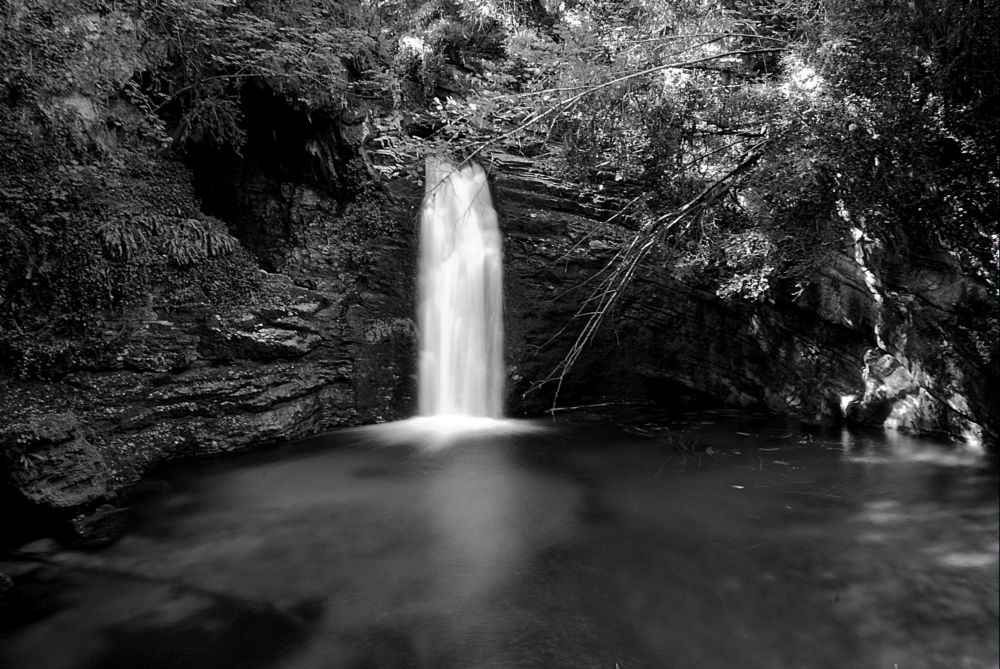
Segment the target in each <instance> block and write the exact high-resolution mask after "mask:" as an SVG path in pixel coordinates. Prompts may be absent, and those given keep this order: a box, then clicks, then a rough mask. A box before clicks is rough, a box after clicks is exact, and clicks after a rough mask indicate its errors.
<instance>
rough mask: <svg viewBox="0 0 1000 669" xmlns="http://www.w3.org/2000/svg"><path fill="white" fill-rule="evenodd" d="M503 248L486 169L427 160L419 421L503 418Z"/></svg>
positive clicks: (422, 226)
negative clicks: (463, 417)
mask: <svg viewBox="0 0 1000 669" xmlns="http://www.w3.org/2000/svg"><path fill="white" fill-rule="evenodd" d="M501 243H502V240H501V237H500V229H499V227H498V225H497V215H496V212H495V211H494V210H493V203H492V201H491V199H490V191H489V185H488V184H487V181H486V174H485V172H484V171H483V168H482V167H480V166H479V165H476V164H474V163H470V164H467V165H465V166H463V167H457V168H456V167H455V166H454V165H453V164H451V163H449V162H447V161H445V160H443V159H440V158H430V159H428V160H427V164H426V193H425V196H424V203H423V210H422V212H421V221H420V313H419V317H418V322H419V328H420V359H419V364H418V367H419V369H418V374H419V376H418V385H419V413H420V415H421V416H476V417H486V418H500V417H501V416H502V415H503V402H504V363H503V261H502V250H501Z"/></svg>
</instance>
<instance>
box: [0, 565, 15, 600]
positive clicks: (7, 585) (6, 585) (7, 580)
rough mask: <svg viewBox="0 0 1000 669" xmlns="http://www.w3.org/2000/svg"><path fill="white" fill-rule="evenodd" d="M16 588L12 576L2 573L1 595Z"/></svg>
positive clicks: (0, 573) (0, 577)
mask: <svg viewBox="0 0 1000 669" xmlns="http://www.w3.org/2000/svg"><path fill="white" fill-rule="evenodd" d="M12 587H14V581H13V580H12V579H11V577H10V576H8V575H7V574H5V573H3V572H2V571H0V595H2V594H3V593H4V592H6V591H7V590H10V589H11V588H12Z"/></svg>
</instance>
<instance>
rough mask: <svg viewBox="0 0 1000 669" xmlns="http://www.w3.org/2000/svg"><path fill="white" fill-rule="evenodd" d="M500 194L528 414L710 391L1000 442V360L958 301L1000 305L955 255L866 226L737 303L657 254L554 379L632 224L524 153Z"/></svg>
mask: <svg viewBox="0 0 1000 669" xmlns="http://www.w3.org/2000/svg"><path fill="white" fill-rule="evenodd" d="M497 191H498V194H497V197H496V200H497V201H498V202H499V203H500V207H501V209H502V214H503V216H502V222H503V225H504V226H505V233H506V237H507V249H506V253H507V258H506V262H507V266H508V276H507V284H508V285H507V294H508V318H507V323H508V348H509V351H508V356H509V358H510V362H511V369H512V379H511V390H512V393H511V398H510V401H511V407H512V409H513V410H514V411H522V412H532V411H539V410H543V409H544V408H546V407H550V406H551V405H552V403H553V400H554V399H555V403H556V404H559V405H563V406H569V405H573V404H582V403H605V402H610V403H620V402H625V401H641V402H649V401H652V402H655V403H658V404H661V405H662V404H668V405H669V404H671V403H674V404H676V403H678V402H683V401H687V400H703V401H716V402H721V403H724V404H726V405H730V406H742V407H746V408H752V409H763V410H767V411H773V412H777V413H780V414H790V415H797V416H801V417H803V418H806V419H807V420H811V421H847V422H854V423H858V424H863V425H870V426H875V427H886V428H891V429H901V430H907V431H911V432H915V433H931V434H942V435H947V436H950V437H952V438H954V439H955V440H957V441H959V442H964V443H966V444H970V445H973V446H986V447H987V448H995V444H996V440H997V432H998V423H1000V420H998V415H997V410H996V409H995V408H994V402H992V401H991V399H990V398H991V397H992V396H993V391H992V390H991V388H995V384H996V371H995V370H993V372H990V371H989V370H985V369H983V368H982V364H981V363H977V362H976V359H977V358H976V356H975V355H973V354H972V353H970V349H971V348H972V347H973V346H974V345H975V344H976V343H977V342H973V341H971V340H969V339H967V338H964V335H965V331H964V330H963V328H962V324H961V320H960V319H959V318H958V312H959V310H960V309H961V308H963V307H965V308H968V304H969V303H970V301H971V302H974V303H977V304H980V305H981V308H983V309H984V310H986V311H987V312H988V311H989V310H990V309H992V310H993V312H994V314H995V311H996V309H997V306H996V301H995V300H990V299H988V296H987V295H984V291H985V288H984V287H981V286H978V285H976V284H975V282H973V281H972V280H970V279H969V278H968V277H966V276H965V275H964V274H963V273H962V272H961V271H960V269H959V268H958V267H957V265H956V263H955V262H954V261H952V260H950V259H949V258H948V257H947V256H943V254H939V255H938V256H937V257H934V258H932V260H933V262H932V263H930V264H928V263H927V257H926V256H927V252H926V251H924V256H923V259H921V257H913V258H909V257H908V258H897V259H891V258H889V257H888V254H886V253H885V252H884V250H881V251H880V252H876V251H879V250H876V249H871V248H868V247H867V246H866V241H865V239H864V238H863V236H862V235H858V236H857V237H856V238H855V239H854V240H853V243H851V240H848V241H847V242H845V246H844V248H841V249H829V250H828V252H827V255H826V260H825V264H824V272H823V274H822V275H820V276H817V277H815V279H814V281H813V282H812V285H811V286H810V288H809V290H808V291H807V292H806V293H804V294H802V295H800V296H799V299H797V300H795V301H791V302H784V303H781V302H752V303H751V302H743V301H738V300H732V299H722V298H720V297H719V296H718V295H717V294H716V293H715V292H713V291H712V290H711V289H708V288H706V287H705V286H701V285H698V284H696V283H692V282H691V281H690V280H689V279H687V278H684V277H681V276H678V275H677V274H676V273H674V272H673V271H672V270H671V268H670V267H669V266H667V265H666V264H664V263H662V262H660V263H658V262H657V259H655V258H653V259H651V260H650V262H648V263H646V265H645V267H644V269H643V271H642V272H641V273H639V274H638V275H637V276H636V279H635V280H634V281H633V284H632V286H631V287H630V290H629V292H628V294H626V295H625V296H624V297H623V298H622V299H621V300H620V302H619V304H618V306H617V308H616V311H615V313H614V314H613V316H612V318H610V319H609V321H608V322H607V323H606V324H605V325H604V326H603V328H602V330H601V332H600V333H599V334H598V336H597V339H596V340H595V341H594V342H593V343H592V344H591V346H590V347H589V349H587V350H586V351H585V352H584V353H583V355H581V357H580V358H579V360H578V361H577V362H576V364H575V365H574V367H573V369H572V370H571V371H570V373H569V374H567V375H565V377H563V378H562V379H559V378H556V379H551V378H550V377H551V376H552V372H553V370H555V369H556V368H557V366H558V364H559V362H560V361H561V360H562V358H563V356H565V355H566V353H567V352H568V351H569V349H570V346H572V344H573V341H574V339H575V337H576V335H577V333H578V332H579V331H580V328H581V327H582V325H583V319H581V318H574V317H575V315H576V313H577V311H578V310H579V307H580V305H581V304H582V301H583V300H584V299H586V297H587V295H589V293H590V291H591V290H592V289H593V286H594V284H593V281H592V279H593V276H594V275H595V273H597V272H598V271H600V270H601V269H602V268H603V267H604V266H605V265H606V263H608V262H609V261H610V260H611V259H612V257H613V254H614V252H615V250H616V249H617V248H620V245H621V243H622V241H623V240H625V239H628V238H629V235H630V233H629V232H628V231H627V230H624V229H621V228H617V227H615V226H614V225H613V224H605V223H602V222H601V221H602V220H603V219H605V218H606V211H607V209H606V205H605V202H603V201H601V200H599V199H598V200H595V199H593V198H591V197H588V196H582V197H578V198H572V197H571V194H570V193H568V192H567V190H566V189H565V188H557V187H553V186H551V185H550V184H549V183H547V181H546V179H545V178H542V177H539V176H537V175H536V174H535V173H533V172H532V170H531V168H530V167H528V166H526V165H522V164H520V163H517V164H515V165H514V166H513V169H510V170H508V171H507V172H506V173H501V174H499V175H498V176H497ZM942 256H943V257H942ZM890 260H892V262H890ZM983 315H984V316H987V317H988V315H989V314H988V313H986V314H983ZM994 317H995V316H994ZM979 343H980V344H981V342H979ZM984 357H985V356H984V355H980V356H979V359H983V358H984ZM547 379H548V380H547ZM557 387H558V389H559V397H558V398H554V394H555V392H556V388H557Z"/></svg>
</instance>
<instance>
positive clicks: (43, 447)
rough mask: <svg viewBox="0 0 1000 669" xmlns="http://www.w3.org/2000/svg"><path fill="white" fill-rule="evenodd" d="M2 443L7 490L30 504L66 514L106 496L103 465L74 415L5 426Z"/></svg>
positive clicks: (105, 471) (108, 474) (106, 476)
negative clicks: (65, 511)
mask: <svg viewBox="0 0 1000 669" xmlns="http://www.w3.org/2000/svg"><path fill="white" fill-rule="evenodd" d="M0 440H2V442H3V444H4V448H3V451H2V452H3V454H4V458H5V460H6V463H5V464H6V469H7V479H8V481H7V482H8V486H9V487H10V488H12V489H13V490H14V491H15V492H16V493H17V494H19V495H20V496H21V497H22V498H24V499H25V500H26V501H28V502H29V503H31V504H33V505H36V506H38V507H42V508H46V509H61V510H68V509H76V508H81V507H86V506H88V505H90V504H93V503H94V502H96V501H98V500H100V499H102V498H104V497H105V496H106V495H107V494H108V485H109V482H110V478H111V476H110V472H109V471H108V467H107V464H106V462H105V461H104V458H103V457H102V455H101V453H100V452H99V451H98V449H97V448H95V447H94V445H92V444H91V443H90V442H89V441H88V440H87V439H86V437H85V436H84V431H83V429H82V427H81V425H80V423H79V421H78V420H77V418H76V416H75V415H74V414H72V413H61V414H48V415H43V416H40V417H36V418H32V419H29V420H27V421H26V422H24V423H20V424H14V425H11V426H8V427H7V428H6V429H5V430H4V431H3V433H2V435H0Z"/></svg>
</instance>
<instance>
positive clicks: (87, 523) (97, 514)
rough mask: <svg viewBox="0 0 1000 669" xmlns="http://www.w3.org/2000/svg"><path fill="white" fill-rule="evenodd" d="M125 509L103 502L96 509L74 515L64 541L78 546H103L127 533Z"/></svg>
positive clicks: (68, 525)
mask: <svg viewBox="0 0 1000 669" xmlns="http://www.w3.org/2000/svg"><path fill="white" fill-rule="evenodd" d="M125 513H126V510H125V509H120V508H117V507H114V506H112V505H110V504H103V505H101V506H100V507H98V508H97V509H96V510H94V511H91V512H89V513H83V514H80V515H78V516H75V517H73V518H72V519H71V520H70V521H69V523H68V524H67V527H66V532H65V536H64V537H63V541H64V542H65V543H66V544H67V545H69V546H73V547H76V548H101V547H103V546H109V545H111V544H113V543H114V542H115V541H117V540H118V539H119V538H121V536H122V535H123V534H124V533H125Z"/></svg>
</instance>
